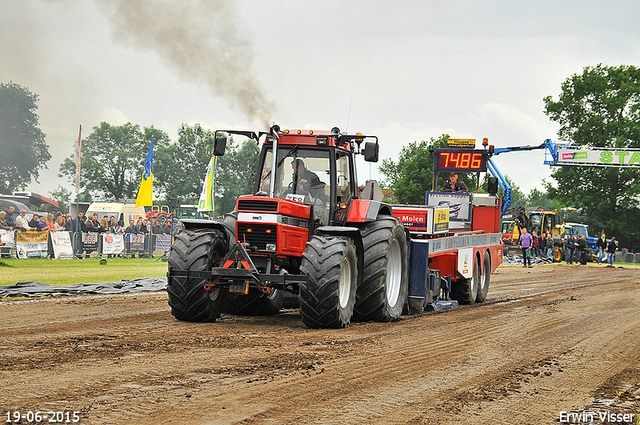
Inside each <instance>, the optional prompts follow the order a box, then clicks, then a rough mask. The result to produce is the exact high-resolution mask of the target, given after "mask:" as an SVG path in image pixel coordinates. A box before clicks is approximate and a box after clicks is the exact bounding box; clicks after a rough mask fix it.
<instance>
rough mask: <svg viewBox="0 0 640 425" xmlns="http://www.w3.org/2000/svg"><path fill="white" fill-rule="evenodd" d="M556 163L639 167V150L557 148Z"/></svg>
mask: <svg viewBox="0 0 640 425" xmlns="http://www.w3.org/2000/svg"><path fill="white" fill-rule="evenodd" d="M558 164H559V165H571V164H580V165H596V166H614V167H640V151H639V150H629V149H606V148H590V149H574V148H558Z"/></svg>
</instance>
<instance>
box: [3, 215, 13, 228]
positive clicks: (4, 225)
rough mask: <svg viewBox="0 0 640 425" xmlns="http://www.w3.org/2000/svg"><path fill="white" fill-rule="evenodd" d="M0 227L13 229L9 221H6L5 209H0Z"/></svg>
mask: <svg viewBox="0 0 640 425" xmlns="http://www.w3.org/2000/svg"><path fill="white" fill-rule="evenodd" d="M0 229H2V230H9V231H13V227H11V226H9V223H7V212H6V211H0Z"/></svg>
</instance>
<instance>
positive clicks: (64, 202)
mask: <svg viewBox="0 0 640 425" xmlns="http://www.w3.org/2000/svg"><path fill="white" fill-rule="evenodd" d="M49 195H51V199H53V200H54V201H56V202H58V204H60V210H61V211H62V212H63V213H68V212H69V203H70V202H71V191H69V190H67V189H65V188H64V187H62V186H60V185H58V187H56V189H55V190H53V191H51V192H49Z"/></svg>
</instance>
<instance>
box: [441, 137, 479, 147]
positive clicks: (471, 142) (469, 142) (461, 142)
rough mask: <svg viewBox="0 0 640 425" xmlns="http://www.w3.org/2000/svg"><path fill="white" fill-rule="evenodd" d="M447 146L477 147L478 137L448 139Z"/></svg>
mask: <svg viewBox="0 0 640 425" xmlns="http://www.w3.org/2000/svg"><path fill="white" fill-rule="evenodd" d="M447 146H449V147H450V148H471V149H474V148H475V147H476V139H448V140H447Z"/></svg>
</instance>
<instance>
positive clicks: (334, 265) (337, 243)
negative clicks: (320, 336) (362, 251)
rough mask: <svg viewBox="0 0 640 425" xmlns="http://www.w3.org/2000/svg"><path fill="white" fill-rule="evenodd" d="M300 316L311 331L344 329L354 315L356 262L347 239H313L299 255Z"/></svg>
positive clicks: (353, 247)
mask: <svg viewBox="0 0 640 425" xmlns="http://www.w3.org/2000/svg"><path fill="white" fill-rule="evenodd" d="M300 270H301V271H302V273H304V274H305V275H307V281H306V282H304V283H300V285H299V287H300V294H299V297H298V300H299V301H300V315H301V316H302V322H303V323H304V324H305V325H307V326H309V327H310V328H344V327H346V326H347V325H348V324H349V323H350V321H351V316H352V315H353V306H354V305H355V300H356V287H357V273H358V261H357V257H356V248H355V246H354V245H353V243H352V242H351V241H350V240H348V239H343V238H338V237H329V236H313V237H312V238H311V239H310V240H309V242H307V246H306V248H305V251H304V253H303V254H302V264H301V266H300Z"/></svg>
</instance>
